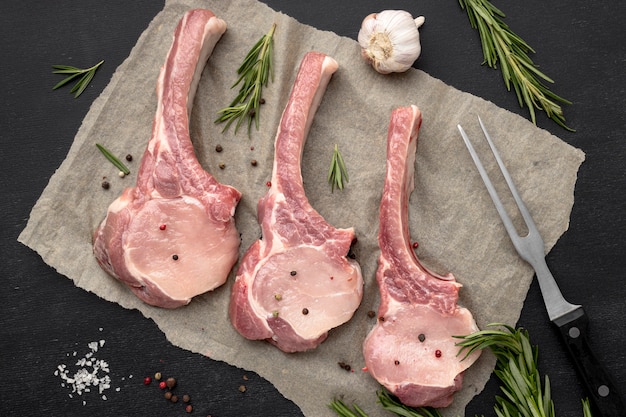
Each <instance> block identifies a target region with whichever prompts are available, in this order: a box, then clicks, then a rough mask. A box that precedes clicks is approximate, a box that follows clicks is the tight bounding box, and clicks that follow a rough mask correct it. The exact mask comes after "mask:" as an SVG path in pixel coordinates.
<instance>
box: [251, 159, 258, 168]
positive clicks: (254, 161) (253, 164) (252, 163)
mask: <svg viewBox="0 0 626 417" xmlns="http://www.w3.org/2000/svg"><path fill="white" fill-rule="evenodd" d="M256 163H257V162H256V159H253V160H252V161H250V164H251V165H252V166H253V167H255V166H256Z"/></svg>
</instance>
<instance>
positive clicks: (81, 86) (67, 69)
mask: <svg viewBox="0 0 626 417" xmlns="http://www.w3.org/2000/svg"><path fill="white" fill-rule="evenodd" d="M103 63H104V60H102V61H100V62H98V63H97V64H96V65H94V66H93V67H91V68H86V69H82V68H76V67H73V66H71V65H53V66H52V68H53V69H54V71H52V73H53V74H67V75H68V76H67V77H66V78H64V79H62V80H61V81H59V82H58V83H57V84H56V85H55V86H54V87H52V89H53V90H56V89H57V88H60V87H63V86H64V85H65V84H67V83H69V82H71V81H73V80H75V79H77V78H78V81H77V82H76V84H74V86H73V87H72V89H71V90H70V93H74V98H77V97H78V96H80V95H81V94H82V93H83V91H85V88H87V86H88V85H89V83H90V82H91V80H92V79H93V77H94V75H96V71H97V70H98V68H100V65H102V64H103ZM79 77H80V78H79Z"/></svg>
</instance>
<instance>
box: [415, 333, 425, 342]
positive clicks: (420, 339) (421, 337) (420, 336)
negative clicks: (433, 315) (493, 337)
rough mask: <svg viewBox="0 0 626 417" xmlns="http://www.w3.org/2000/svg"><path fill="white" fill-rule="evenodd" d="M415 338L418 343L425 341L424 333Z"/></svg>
mask: <svg viewBox="0 0 626 417" xmlns="http://www.w3.org/2000/svg"><path fill="white" fill-rule="evenodd" d="M417 338H418V339H419V341H420V342H422V343H423V342H424V340H426V336H425V335H424V333H420V335H419V336H417Z"/></svg>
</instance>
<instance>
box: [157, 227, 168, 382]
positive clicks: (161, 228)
mask: <svg viewBox="0 0 626 417" xmlns="http://www.w3.org/2000/svg"><path fill="white" fill-rule="evenodd" d="M166 228H167V225H166V224H165V223H163V224H162V225H160V226H159V229H160V230H165V229H166ZM157 374H158V375H159V378H157V379H161V373H160V372H157Z"/></svg>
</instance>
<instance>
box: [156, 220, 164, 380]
mask: <svg viewBox="0 0 626 417" xmlns="http://www.w3.org/2000/svg"><path fill="white" fill-rule="evenodd" d="M161 227H163V229H165V225H164V224H163V225H161ZM154 379H156V380H157V381H160V380H161V372H157V373H156V374H154Z"/></svg>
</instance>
